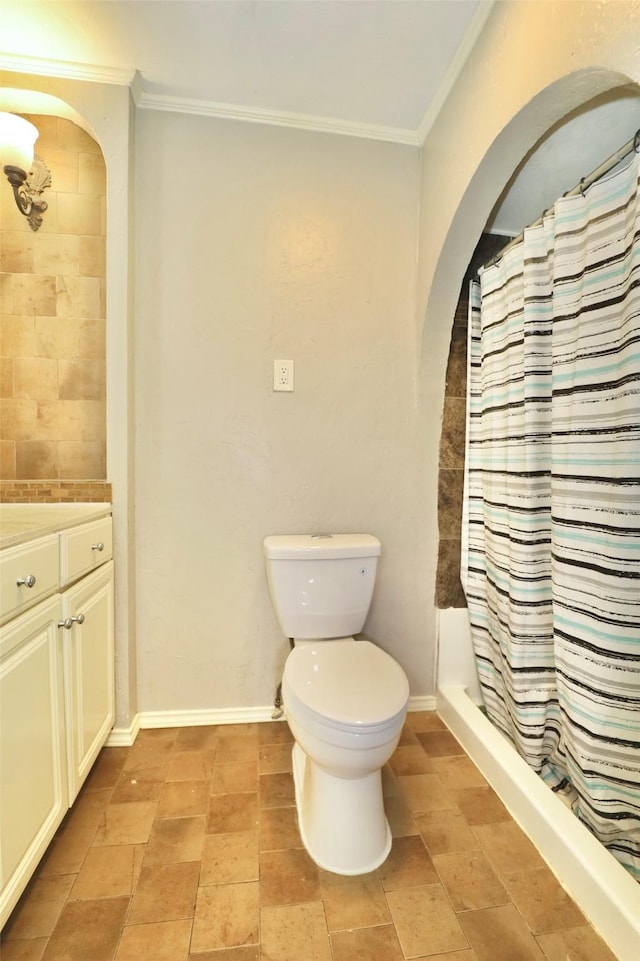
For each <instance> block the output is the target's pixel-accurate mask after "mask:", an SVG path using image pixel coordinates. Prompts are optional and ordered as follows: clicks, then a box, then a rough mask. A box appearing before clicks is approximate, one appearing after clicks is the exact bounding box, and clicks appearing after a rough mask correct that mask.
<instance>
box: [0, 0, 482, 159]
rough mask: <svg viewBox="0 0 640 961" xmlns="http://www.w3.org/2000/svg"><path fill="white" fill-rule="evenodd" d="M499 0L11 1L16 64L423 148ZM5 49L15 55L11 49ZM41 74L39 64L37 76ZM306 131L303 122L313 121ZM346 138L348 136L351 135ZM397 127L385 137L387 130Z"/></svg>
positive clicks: (6, 44) (1, 40)
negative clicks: (100, 74) (114, 76)
mask: <svg viewBox="0 0 640 961" xmlns="http://www.w3.org/2000/svg"><path fill="white" fill-rule="evenodd" d="M491 5H492V4H491V2H487V0H257V2H254V0H142V2H130V0H106V2H105V0H45V2H37V0H2V2H0V46H1V48H2V52H1V53H0V66H4V67H6V68H10V67H11V65H12V62H13V63H15V62H16V58H20V59H23V60H25V61H26V62H27V65H28V62H34V61H38V60H48V61H52V60H53V61H61V62H64V63H66V64H67V65H68V66H69V67H70V68H71V70H72V72H73V67H74V66H75V68H76V69H77V68H79V67H80V66H82V65H84V66H89V65H90V66H92V67H95V66H98V67H101V68H105V76H109V71H112V72H113V71H121V72H122V75H123V77H124V78H130V77H131V75H132V74H133V72H134V71H138V72H139V79H140V82H141V90H140V91H139V94H140V96H141V97H142V98H143V101H144V99H146V100H147V102H150V101H151V102H153V103H154V104H155V105H158V104H159V105H162V104H163V103H164V104H165V105H167V104H169V103H171V102H172V105H173V106H175V107H181V106H182V107H188V106H191V108H192V109H193V107H194V106H195V105H196V104H197V105H198V106H199V107H200V108H201V109H203V110H206V109H207V108H208V109H209V110H210V111H211V112H215V107H216V105H217V106H218V107H225V108H227V109H226V113H227V115H228V114H229V112H230V111H229V109H228V108H230V107H235V108H236V109H237V111H239V112H240V113H242V112H246V111H253V112H254V113H257V114H258V115H259V114H260V113H264V114H265V115H266V116H268V115H276V114H279V115H282V114H285V115H289V116H291V115H293V117H295V118H298V120H299V121H302V122H303V121H304V120H305V119H306V120H307V121H308V120H310V119H311V118H315V119H316V126H317V125H318V122H319V125H320V126H322V121H324V125H325V126H326V127H331V125H332V124H333V125H336V124H337V125H338V126H340V125H343V126H345V127H348V125H354V128H355V129H356V130H359V131H362V128H365V127H370V128H373V130H372V131H371V133H372V134H374V132H375V130H376V129H377V131H378V133H379V134H380V136H381V137H382V138H383V139H397V140H400V141H408V142H411V140H412V139H413V141H414V142H416V135H417V132H418V131H419V130H420V128H421V125H422V124H423V123H424V122H425V119H426V122H427V123H428V122H429V118H430V117H431V118H432V117H434V116H435V114H436V113H437V109H438V108H439V106H440V105H441V103H442V101H443V100H444V97H445V96H446V93H447V92H448V90H449V88H450V86H451V83H452V82H453V80H454V79H455V75H456V74H457V72H458V70H459V69H460V67H461V66H462V63H463V62H464V60H465V59H466V57H467V55H468V53H469V51H470V49H471V47H472V45H473V42H474V40H475V38H476V36H477V34H478V32H479V29H480V28H481V27H482V25H483V24H484V21H485V19H486V17H487V15H488V13H489V12H490V10H491ZM3 54H4V56H2V55H3ZM34 72H39V71H38V70H35V71H34ZM303 125H304V124H303ZM343 132H347V130H346V129H345V130H344V131H343ZM385 134H386V136H385Z"/></svg>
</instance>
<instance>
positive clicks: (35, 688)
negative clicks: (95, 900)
mask: <svg viewBox="0 0 640 961" xmlns="http://www.w3.org/2000/svg"><path fill="white" fill-rule="evenodd" d="M59 618H60V596H59V595H58V594H56V595H55V597H51V598H49V600H46V601H42V602H41V603H40V604H38V605H37V607H34V608H33V609H32V610H31V611H28V612H27V613H26V614H23V615H22V616H21V617H18V618H16V619H15V620H14V621H12V622H11V623H10V624H8V625H7V626H6V627H4V628H3V629H2V631H0V786H1V789H2V804H1V806H0V868H1V884H0V886H1V888H2V894H1V895H0V925H1V924H4V922H5V920H6V919H7V917H8V915H9V913H10V912H11V910H12V908H13V907H14V905H15V903H16V901H17V900H18V898H19V896H20V894H21V893H22V890H23V889H24V887H25V886H26V884H27V881H28V880H29V878H30V877H31V874H32V873H33V871H34V869H35V867H36V865H37V864H38V861H39V860H40V858H41V857H42V855H43V854H44V851H45V849H46V847H47V845H48V844H49V842H50V840H51V839H52V837H53V835H54V834H55V831H56V828H57V827H58V825H59V824H60V822H61V821H62V818H63V817H64V815H65V813H66V811H67V808H68V800H67V772H66V752H65V740H64V692H63V673H62V636H61V635H62V634H63V631H61V630H59V628H58V620H59Z"/></svg>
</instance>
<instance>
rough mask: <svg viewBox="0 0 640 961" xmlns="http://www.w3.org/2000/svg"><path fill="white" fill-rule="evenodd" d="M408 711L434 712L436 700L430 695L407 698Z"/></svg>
mask: <svg viewBox="0 0 640 961" xmlns="http://www.w3.org/2000/svg"><path fill="white" fill-rule="evenodd" d="M407 710H408V711H435V710H436V699H435V697H434V696H433V695H432V694H416V695H415V696H414V697H410V698H409V707H408V708H407Z"/></svg>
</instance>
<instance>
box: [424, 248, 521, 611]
mask: <svg viewBox="0 0 640 961" xmlns="http://www.w3.org/2000/svg"><path fill="white" fill-rule="evenodd" d="M508 241H509V238H508V237H502V236H498V235H497V234H482V235H481V237H480V240H479V241H478V245H477V247H476V249H475V251H474V254H473V258H472V260H471V263H470V264H469V267H468V269H467V273H466V274H465V277H464V280H463V283H462V287H461V289H460V299H459V301H458V306H457V308H456V313H455V317H454V320H453V330H452V332H451V346H450V348H449V363H448V365H447V380H446V386H445V393H444V413H443V418H442V433H441V435H440V462H439V464H440V469H439V472H438V532H439V537H440V540H439V547H438V571H437V576H436V607H438V608H439V609H440V610H442V609H444V608H447V607H466V606H467V602H466V599H465V596H464V592H463V590H462V584H461V583H460V548H461V535H462V492H463V483H464V447H465V431H466V416H467V399H466V398H467V314H468V311H469V281H470V280H471V278H472V277H474V276H475V275H476V274H477V271H478V268H479V267H481V266H482V265H483V264H485V263H487V261H488V260H490V259H491V257H492V256H493V255H494V254H495V253H497V252H498V251H499V250H501V249H502V247H504V246H505V245H506V244H507V243H508Z"/></svg>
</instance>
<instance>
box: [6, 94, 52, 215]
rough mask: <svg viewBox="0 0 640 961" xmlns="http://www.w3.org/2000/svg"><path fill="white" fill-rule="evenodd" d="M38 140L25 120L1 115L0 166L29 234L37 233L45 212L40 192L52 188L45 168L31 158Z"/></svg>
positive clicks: (36, 159) (8, 114)
mask: <svg viewBox="0 0 640 961" xmlns="http://www.w3.org/2000/svg"><path fill="white" fill-rule="evenodd" d="M37 139H38V131H37V129H36V127H34V126H33V124H32V123H29V121H28V120H25V119H24V118H23V117H18V116H16V114H14V113H1V112H0V163H1V164H2V168H3V170H4V172H5V174H6V177H7V180H8V181H9V183H10V184H11V187H12V189H13V196H14V197H15V201H16V204H17V207H18V210H19V211H20V213H21V214H24V216H25V217H26V218H27V220H28V221H29V226H30V227H31V229H32V230H37V229H38V227H39V226H40V224H41V223H42V215H43V213H44V212H45V210H46V209H47V203H46V201H44V200H42V191H43V190H45V188H46V187H49V186H50V184H51V172H50V170H49V169H48V167H47V165H46V164H45V163H43V161H42V160H39V159H38V158H34V156H33V145H34V144H35V142H36V140H37Z"/></svg>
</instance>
